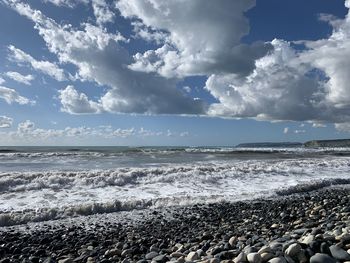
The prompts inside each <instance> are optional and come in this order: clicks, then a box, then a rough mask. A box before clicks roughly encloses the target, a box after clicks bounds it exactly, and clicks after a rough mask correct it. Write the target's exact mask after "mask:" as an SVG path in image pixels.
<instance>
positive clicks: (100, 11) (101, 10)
mask: <svg viewBox="0 0 350 263" xmlns="http://www.w3.org/2000/svg"><path fill="white" fill-rule="evenodd" d="M110 3H111V1H106V0H92V2H91V4H92V9H93V11H94V15H95V18H96V23H97V24H99V25H101V24H105V23H108V22H113V20H114V18H115V13H114V12H113V10H112V9H111V6H110Z"/></svg>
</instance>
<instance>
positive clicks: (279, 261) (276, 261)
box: [268, 257, 287, 263]
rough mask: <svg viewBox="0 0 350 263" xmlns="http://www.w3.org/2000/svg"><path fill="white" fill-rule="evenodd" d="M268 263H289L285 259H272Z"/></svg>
mask: <svg viewBox="0 0 350 263" xmlns="http://www.w3.org/2000/svg"><path fill="white" fill-rule="evenodd" d="M268 262H269V263H287V261H286V260H285V259H284V257H277V258H273V259H270V260H269V261H268Z"/></svg>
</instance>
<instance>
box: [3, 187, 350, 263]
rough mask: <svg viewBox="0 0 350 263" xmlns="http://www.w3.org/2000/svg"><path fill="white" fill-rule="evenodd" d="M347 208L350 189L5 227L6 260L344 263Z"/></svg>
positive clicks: (349, 224) (349, 241)
mask: <svg viewBox="0 0 350 263" xmlns="http://www.w3.org/2000/svg"><path fill="white" fill-rule="evenodd" d="M349 203H350V188H349V187H348V186H337V187H327V188H323V189H319V190H317V191H311V192H307V193H298V194H292V195H287V196H282V197H273V198H269V199H255V200H250V201H238V202H218V203H212V204H196V205H190V206H184V207H166V208H164V209H159V208H158V209H151V210H137V211H134V212H132V213H131V212H125V213H115V214H100V215H94V216H90V217H88V218H85V219H86V220H84V217H81V218H80V219H76V218H72V219H70V220H68V221H70V223H68V221H67V220H59V221H56V222H54V223H53V224H50V222H42V223H37V224H30V225H22V226H14V227H6V228H2V229H1V230H0V262H2V263H5V262H45V263H46V262H47V263H50V262H60V263H67V262H68V263H69V262H88V263H92V262H105V263H108V262H125V263H126V262H140V263H141V262H151V261H153V262H168V261H173V262H184V261H188V262H190V261H193V262H213V263H215V262H220V261H222V262H254V263H255V262H256V263H259V262H267V261H269V260H272V261H271V262H275V263H276V262H310V258H311V262H336V261H332V260H333V259H332V258H337V257H338V258H337V261H340V262H344V261H346V260H350V254H348V253H347V252H346V251H347V250H348V249H350V206H348V204H349ZM335 244H337V245H336V246H334V245H335ZM262 248H263V249H262ZM261 249H262V250H261ZM259 251H260V252H259ZM320 252H322V253H321V254H317V253H320ZM349 252H350V251H349ZM313 254H315V255H313ZM327 254H329V256H327ZM315 257H316V260H319V259H318V258H321V259H322V257H323V258H324V259H327V260H328V261H315ZM327 257H329V258H327ZM339 257H340V258H339ZM347 257H348V258H347ZM267 259H268V260H267ZM11 260H12V261H11ZM44 260H46V261H44ZM291 260H292V261H291Z"/></svg>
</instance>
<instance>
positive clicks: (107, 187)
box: [0, 157, 350, 225]
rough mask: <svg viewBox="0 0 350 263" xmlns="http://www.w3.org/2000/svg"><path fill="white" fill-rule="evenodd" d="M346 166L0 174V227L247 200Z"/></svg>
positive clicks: (326, 161)
mask: <svg viewBox="0 0 350 263" xmlns="http://www.w3.org/2000/svg"><path fill="white" fill-rule="evenodd" d="M349 167H350V158H347V157H327V158H320V157H318V158H304V159H264V160H246V161H242V160H241V161H239V160H226V161H213V162H208V161H207V162H195V163H191V164H162V165H158V167H154V168H152V167H150V168H118V169H110V170H88V171H71V172H66V171H43V172H8V173H4V172H3V173H0V213H1V216H0V218H1V219H0V225H1V224H11V222H12V223H14V222H17V223H18V222H28V221H40V220H44V219H45V220H46V219H55V218H64V217H69V216H75V215H79V214H84V211H88V213H92V214H93V213H98V212H101V211H102V212H114V211H119V210H126V207H128V208H130V209H133V207H134V208H135V207H137V205H135V204H141V205H139V206H140V207H144V206H147V207H148V206H158V205H160V206H167V205H173V204H190V203H195V202H203V201H206V202H211V201H217V200H228V201H230V200H232V201H235V200H243V199H251V198H256V197H263V196H269V195H271V194H274V193H275V192H276V191H279V190H281V189H287V188H290V187H293V186H296V185H298V184H305V183H308V182H310V181H313V182H316V181H322V180H325V179H332V178H333V179H334V178H348V170H349ZM115 204H119V205H118V206H116V205H115ZM145 204H147V205H145ZM69 211H71V212H69ZM86 213H87V212H86ZM1 222H3V223H1ZM9 222H10V223H9Z"/></svg>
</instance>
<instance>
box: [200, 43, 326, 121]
mask: <svg viewBox="0 0 350 263" xmlns="http://www.w3.org/2000/svg"><path fill="white" fill-rule="evenodd" d="M272 45H273V46H274V51H273V52H271V53H270V54H269V55H267V56H265V57H263V58H261V59H259V60H257V62H256V69H255V70H254V71H253V72H252V73H251V74H250V75H248V76H247V77H246V78H241V77H238V76H237V75H235V74H220V75H219V74H218V75H211V76H210V77H209V78H208V80H207V82H206V89H207V90H208V91H209V92H210V93H211V94H212V95H213V96H214V97H215V98H217V99H218V100H219V103H214V104H212V105H211V106H210V109H209V114H210V115H213V116H231V117H251V118H259V119H268V120H276V119H277V120H299V121H303V120H310V119H315V118H317V117H318V115H319V111H320V110H321V109H322V105H320V104H321V101H322V99H323V95H322V94H324V91H323V86H322V83H320V82H319V81H317V79H314V78H311V77H308V76H307V74H306V73H307V72H308V71H309V70H310V68H309V67H307V66H305V65H301V64H300V62H299V60H298V57H297V54H296V52H295V51H294V50H293V49H292V48H291V47H290V45H289V43H288V42H285V41H281V40H274V41H272Z"/></svg>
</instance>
